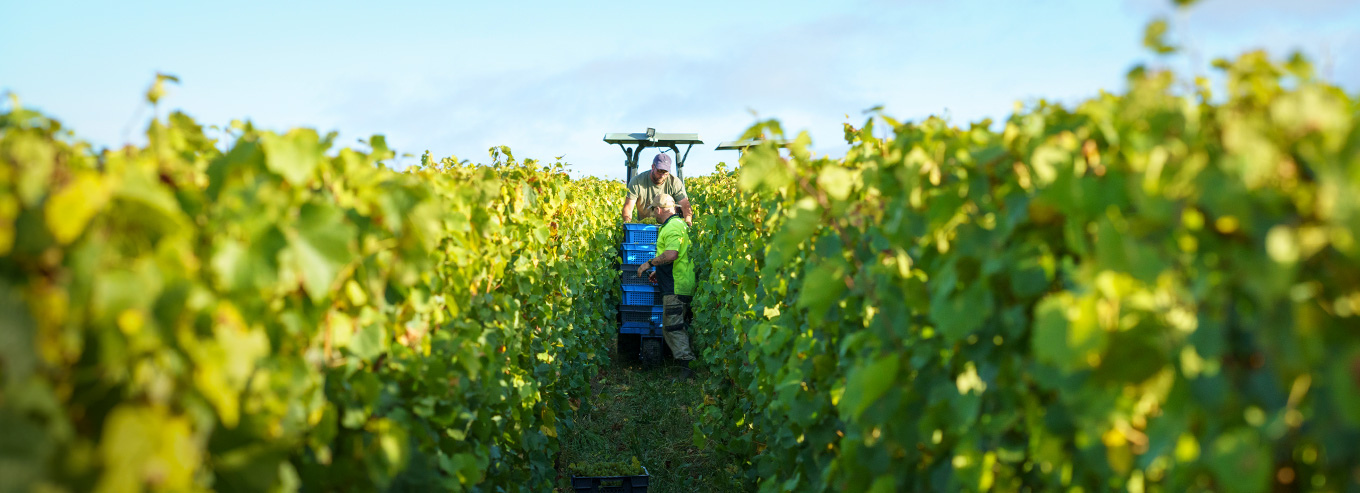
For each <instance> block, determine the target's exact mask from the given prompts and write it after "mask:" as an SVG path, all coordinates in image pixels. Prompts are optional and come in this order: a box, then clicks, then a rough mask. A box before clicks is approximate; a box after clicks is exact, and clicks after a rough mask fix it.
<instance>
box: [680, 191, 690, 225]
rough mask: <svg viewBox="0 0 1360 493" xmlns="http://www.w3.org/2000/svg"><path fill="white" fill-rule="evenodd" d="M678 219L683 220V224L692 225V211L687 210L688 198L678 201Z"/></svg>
mask: <svg viewBox="0 0 1360 493" xmlns="http://www.w3.org/2000/svg"><path fill="white" fill-rule="evenodd" d="M679 205H680V217H681V218H684V220H685V224H688V225H690V226H693V225H694V211H693V210H691V209H690V208H689V197H685V198H683V199H680V202H679Z"/></svg>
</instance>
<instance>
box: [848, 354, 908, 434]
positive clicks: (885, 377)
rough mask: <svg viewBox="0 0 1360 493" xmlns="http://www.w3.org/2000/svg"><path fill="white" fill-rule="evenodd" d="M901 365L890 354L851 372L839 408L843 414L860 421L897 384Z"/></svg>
mask: <svg viewBox="0 0 1360 493" xmlns="http://www.w3.org/2000/svg"><path fill="white" fill-rule="evenodd" d="M900 365H901V360H900V359H899V357H898V355H896V354H889V355H885V356H881V357H879V358H878V359H875V360H874V361H873V362H870V363H867V364H862V366H859V367H857V368H855V369H853V370H851V371H850V374H849V376H847V377H846V387H845V395H843V396H842V397H841V402H840V405H839V406H837V408H838V409H839V410H840V412H841V414H842V415H845V416H848V417H849V418H850V419H851V420H855V419H858V418H859V416H860V415H861V414H864V411H865V410H866V409H868V408H869V405H871V404H873V403H874V402H875V401H877V400H878V398H879V397H882V396H883V394H884V393H886V392H887V391H888V389H889V388H892V386H893V384H894V383H896V381H897V371H898V369H899V367H900Z"/></svg>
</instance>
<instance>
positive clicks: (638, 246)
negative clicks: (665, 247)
mask: <svg viewBox="0 0 1360 493" xmlns="http://www.w3.org/2000/svg"><path fill="white" fill-rule="evenodd" d="M621 253H622V256H623V260H622V261H621V262H620V263H622V264H624V265H628V264H633V265H641V264H643V263H646V262H647V261H648V260H651V259H652V258H655V257H656V244H654V243H653V244H648V243H624V244H623V249H622V251H621Z"/></svg>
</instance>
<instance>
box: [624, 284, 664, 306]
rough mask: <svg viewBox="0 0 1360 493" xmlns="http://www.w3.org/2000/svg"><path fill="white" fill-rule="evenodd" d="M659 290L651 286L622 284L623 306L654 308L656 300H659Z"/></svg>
mask: <svg viewBox="0 0 1360 493" xmlns="http://www.w3.org/2000/svg"><path fill="white" fill-rule="evenodd" d="M660 294H661V288H659V287H657V286H652V285H641V284H624V285H623V304H624V305H634V306H639V305H640V306H654V305H657V304H658V303H657V298H660V296H659V295H660Z"/></svg>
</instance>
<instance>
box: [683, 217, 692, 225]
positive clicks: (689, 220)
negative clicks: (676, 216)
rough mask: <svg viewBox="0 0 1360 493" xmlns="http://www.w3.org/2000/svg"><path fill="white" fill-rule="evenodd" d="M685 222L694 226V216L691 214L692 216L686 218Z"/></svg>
mask: <svg viewBox="0 0 1360 493" xmlns="http://www.w3.org/2000/svg"><path fill="white" fill-rule="evenodd" d="M685 224H686V225H689V226H693V225H694V216H690V217H687V218H685Z"/></svg>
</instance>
